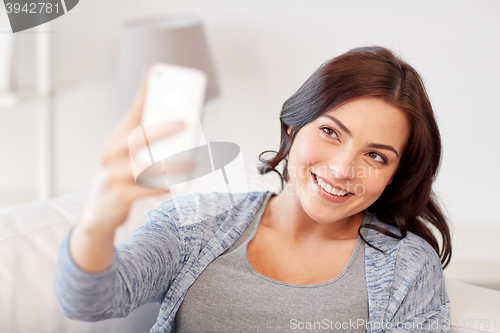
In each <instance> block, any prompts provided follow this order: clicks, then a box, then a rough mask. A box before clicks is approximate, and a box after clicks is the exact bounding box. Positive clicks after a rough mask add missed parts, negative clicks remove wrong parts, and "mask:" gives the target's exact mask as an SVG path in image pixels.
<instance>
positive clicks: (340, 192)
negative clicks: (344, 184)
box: [314, 175, 348, 197]
mask: <svg viewBox="0 0 500 333" xmlns="http://www.w3.org/2000/svg"><path fill="white" fill-rule="evenodd" d="M314 178H315V179H316V181H317V182H318V185H319V186H321V188H322V189H324V190H325V192H328V193H330V194H333V195H337V196H339V197H342V196H344V195H346V194H347V193H348V192H346V191H343V190H339V189H337V188H335V187H333V186H332V185H330V184H327V183H326V182H324V181H323V180H322V179H321V178H319V177H318V176H316V175H314Z"/></svg>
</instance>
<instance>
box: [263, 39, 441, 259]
mask: <svg viewBox="0 0 500 333" xmlns="http://www.w3.org/2000/svg"><path fill="white" fill-rule="evenodd" d="M360 97H377V98H381V99H383V100H384V101H386V102H388V103H390V104H392V105H394V106H396V107H397V108H399V109H400V110H402V111H403V112H404V113H405V115H406V117H407V118H408V120H409V123H410V124H411V129H410V137H409V138H408V142H407V143H406V146H405V149H404V151H403V153H402V155H401V160H400V164H399V167H398V169H397V170H396V173H395V174H394V178H393V181H392V182H391V183H390V184H389V185H388V186H387V187H386V188H385V190H384V192H383V193H382V195H381V196H380V197H379V198H378V199H377V201H375V202H374V203H373V204H372V205H371V206H370V207H368V211H369V212H371V213H373V214H375V215H376V216H377V218H379V219H380V220H381V221H383V222H386V223H390V224H395V225H397V227H398V228H399V230H400V232H401V236H399V235H397V234H394V233H392V232H390V231H388V230H387V229H384V228H381V227H379V226H376V225H372V224H368V225H365V224H363V225H361V227H364V228H370V229H374V230H376V231H378V232H381V233H383V234H385V235H387V236H390V237H394V238H398V239H402V238H404V237H406V234H407V232H408V231H411V232H413V233H414V234H416V235H418V236H420V237H421V238H423V239H425V240H426V241H427V242H428V243H429V244H430V245H431V246H432V247H433V248H434V250H436V252H437V254H438V255H439V257H440V259H441V263H442V265H443V268H445V267H446V266H447V265H448V264H449V261H450V258H451V236H450V230H449V227H448V223H447V220H446V218H445V216H444V214H443V213H442V211H441V209H440V207H439V205H438V203H437V200H436V197H435V195H434V193H433V191H432V183H433V181H434V179H435V177H436V174H437V171H438V169H439V165H440V162H441V136H440V134H439V129H438V126H437V123H436V120H435V118H434V112H433V110H432V107H431V104H430V101H429V97H428V96H427V93H426V91H425V87H424V84H423V82H422V79H421V78H420V75H419V74H418V73H417V71H415V69H413V67H411V66H410V65H409V64H407V63H406V62H404V61H403V60H401V59H399V58H398V57H396V56H395V55H394V54H393V53H392V52H391V51H389V50H388V49H386V48H383V47H363V48H357V49H353V50H351V51H349V52H347V53H345V54H342V55H340V56H338V57H336V58H334V59H331V60H329V61H327V62H326V63H324V64H323V65H322V66H321V67H320V68H318V69H317V70H316V71H315V72H314V73H313V74H312V75H311V77H309V79H307V81H306V82H305V83H304V84H303V85H302V86H301V87H300V88H299V90H298V91H297V92H296V93H294V94H293V95H292V96H291V97H290V98H289V99H288V100H287V101H286V102H285V103H284V104H283V109H282V110H281V115H280V121H281V142H280V148H279V151H278V152H275V151H270V150H266V151H264V152H262V153H261V154H260V155H259V160H260V161H261V162H262V164H261V165H260V166H259V167H258V171H259V173H260V174H261V175H263V174H266V173H268V172H270V171H274V172H277V173H278V175H279V176H280V179H281V186H282V189H283V183H284V182H287V181H288V180H289V172H288V153H289V151H290V148H291V146H292V143H293V140H294V138H295V136H296V134H297V132H298V131H299V130H300V129H301V128H302V127H303V126H304V125H306V124H308V123H310V122H311V121H313V120H315V119H316V118H318V117H320V116H321V115H322V114H324V113H326V112H328V111H330V110H332V109H334V108H338V107H340V106H342V105H344V104H346V103H348V102H349V101H352V100H353V99H355V98H360ZM289 126H292V129H291V133H290V134H288V133H287V128H288V127H289ZM267 152H274V153H275V155H274V157H272V158H270V159H265V158H263V157H262V154H264V153H267ZM282 161H284V165H283V175H281V173H280V172H279V171H278V170H277V169H276V168H277V167H278V165H279V164H280V163H281V162H282ZM428 224H432V225H433V226H434V227H436V228H437V230H438V231H439V233H440V234H441V238H442V249H441V250H440V249H439V245H438V242H437V240H436V237H435V236H434V235H433V233H432V231H431V229H430V228H429V225H428ZM361 227H360V228H359V229H358V234H359V235H360V237H361V238H362V239H363V241H365V243H367V244H368V245H370V246H371V247H373V248H376V247H375V246H373V245H371V244H370V243H368V242H367V241H366V240H365V239H364V238H363V236H362V235H361V233H360V231H361ZM376 249H377V250H379V251H381V250H380V249H378V248H376Z"/></svg>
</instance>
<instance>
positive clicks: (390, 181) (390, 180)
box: [385, 177, 394, 186]
mask: <svg viewBox="0 0 500 333" xmlns="http://www.w3.org/2000/svg"><path fill="white" fill-rule="evenodd" d="M393 179H394V177H391V179H389V182H388V183H387V185H385V186H388V185H389V184H390V183H392V180H393Z"/></svg>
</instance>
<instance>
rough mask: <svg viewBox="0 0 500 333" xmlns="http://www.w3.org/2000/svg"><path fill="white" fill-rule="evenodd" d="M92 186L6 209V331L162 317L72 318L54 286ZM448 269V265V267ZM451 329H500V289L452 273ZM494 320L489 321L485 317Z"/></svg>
mask: <svg viewBox="0 0 500 333" xmlns="http://www.w3.org/2000/svg"><path fill="white" fill-rule="evenodd" d="M86 196H87V192H79V193H72V194H68V195H64V196H59V197H56V198H51V199H46V200H38V201H33V202H28V203H24V204H20V205H15V206H10V207H6V208H2V209H0V332H2V333H34V332H37V333H45V332H46V333H57V332H71V333H100V332H103V333H104V332H105V333H114V332H116V333H118V332H120V333H141V332H149V330H150V328H151V327H152V326H153V325H154V323H155V322H156V317H157V315H158V311H159V309H160V304H158V303H147V304H145V305H143V306H142V307H140V308H138V309H136V310H135V311H133V312H132V313H131V314H129V316H127V317H126V318H114V319H108V320H104V321H100V322H81V321H76V320H71V319H68V318H66V317H65V316H64V315H63V314H62V312H61V310H60V308H59V304H58V302H57V299H56V296H55V292H54V280H55V265H56V259H57V253H58V250H59V246H60V244H61V242H62V239H63V237H64V236H65V235H66V233H67V232H68V230H69V228H70V226H71V225H72V224H73V223H75V222H77V221H78V218H79V216H80V215H81V213H82V210H83V207H84V204H85V200H86ZM168 199H169V195H168V194H167V195H164V196H157V197H148V198H143V199H140V200H137V201H136V202H135V203H134V204H133V206H132V209H131V211H130V214H129V216H128V220H127V222H126V223H125V224H124V225H123V226H122V227H120V229H119V230H118V231H117V234H116V236H115V244H118V243H120V242H123V241H124V240H125V239H127V238H128V237H129V236H130V235H131V234H132V232H133V231H134V230H135V229H136V228H137V227H138V225H139V224H140V223H141V222H142V221H143V220H144V218H145V216H146V214H147V212H148V211H150V210H151V209H153V208H155V207H157V206H159V205H160V204H161V203H162V202H163V201H165V200H168ZM445 275H446V270H445ZM446 286H447V291H448V295H449V298H450V302H451V324H452V328H451V332H455V333H469V332H475V333H478V332H500V291H494V290H490V289H486V288H481V287H477V286H473V285H469V284H465V283H463V282H459V281H455V280H450V279H448V278H447V279H446ZM485 320H488V321H485Z"/></svg>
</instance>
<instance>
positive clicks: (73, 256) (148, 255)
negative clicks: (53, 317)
mask: <svg viewBox="0 0 500 333" xmlns="http://www.w3.org/2000/svg"><path fill="white" fill-rule="evenodd" d="M146 89H147V87H146V80H143V83H142V85H141V89H140V91H139V93H138V95H137V98H136V100H135V102H134V105H133V107H132V108H131V110H130V112H129V113H128V114H126V115H125V117H124V118H123V119H122V121H121V122H120V123H119V124H118V126H117V127H116V128H115V129H114V130H113V131H112V133H111V134H110V136H109V137H108V139H107V141H106V144H105V146H104V149H103V151H102V153H101V158H100V168H99V171H98V174H97V177H96V178H95V179H94V181H93V183H92V186H91V190H90V192H89V197H88V199H87V202H86V204H85V207H84V212H83V216H82V217H81V219H80V221H79V222H78V223H77V224H76V225H75V226H73V228H72V229H71V231H70V233H69V234H68V235H67V237H66V238H65V240H64V243H63V244H62V246H61V251H60V254H59V258H58V271H57V280H56V288H57V294H58V298H59V301H60V304H61V306H62V308H63V311H64V312H65V313H66V314H70V315H71V316H77V315H79V316H80V317H79V318H86V319H82V320H100V319H105V318H109V317H110V316H115V315H118V314H119V315H123V314H124V313H125V312H126V313H128V312H127V311H125V312H123V311H124V309H127V307H133V306H135V305H136V304H138V303H141V302H142V300H143V299H149V298H150V296H151V295H147V296H145V298H143V297H142V296H144V295H142V296H141V297H139V296H138V294H139V293H140V292H139V290H140V289H141V288H142V287H143V286H138V285H136V284H143V285H147V286H148V287H147V288H150V287H151V288H153V289H154V284H155V283H157V282H156V281H153V279H155V278H157V277H158V274H156V275H155V274H153V272H152V271H154V270H156V269H165V268H169V267H165V265H173V264H174V263H175V262H176V260H177V259H178V258H177V256H178V245H176V244H178V241H179V236H178V233H177V232H178V231H177V230H176V229H175V227H174V226H173V224H169V223H168V219H167V218H166V217H165V216H162V214H161V213H159V212H157V211H154V212H151V213H150V214H149V215H148V217H147V220H146V221H145V222H146V223H145V224H143V226H141V227H142V229H141V230H142V233H137V234H135V236H134V237H133V240H131V241H128V242H126V243H125V244H123V245H122V246H120V247H117V249H115V247H114V245H113V239H114V235H115V231H116V229H117V228H118V227H119V226H120V225H122V224H123V223H125V221H126V219H127V216H128V214H129V210H130V208H131V205H132V203H133V202H134V201H135V200H136V199H138V198H141V197H145V196H151V195H159V194H164V193H165V192H167V191H165V190H154V189H144V188H140V187H139V186H137V185H136V183H135V180H134V176H133V172H132V167H131V159H130V156H131V155H130V154H135V153H136V151H137V150H138V149H139V148H141V147H140V146H129V140H128V138H129V134H130V133H131V132H132V131H133V130H134V129H136V128H137V127H138V126H140V125H141V116H142V110H143V104H144V98H145V93H146ZM183 126H184V125H183V124H182V123H166V124H160V125H159V126H158V127H156V128H153V129H151V131H149V132H148V139H149V142H150V143H151V142H154V141H156V140H159V139H161V138H164V137H166V136H168V135H171V134H173V133H176V132H178V131H180V130H181V129H182V128H183ZM192 168H193V164H192V163H191V162H189V161H185V162H176V163H174V162H172V163H170V164H167V165H165V172H166V173H170V172H175V173H178V172H188V171H190V170H191V169H192ZM159 229H161V230H159ZM158 231H161V232H158ZM156 232H158V233H156ZM160 243H163V244H167V245H166V246H164V248H162V249H160V248H159V247H158V244H160ZM163 256H166V258H164V257H163ZM170 268H171V267H170ZM162 279H163V277H162ZM161 282H162V283H163V282H165V281H163V280H162V281H161ZM151 284H153V286H152V285H151ZM113 293H116V295H114V296H113V297H112V294H113ZM89 302H90V303H91V302H94V305H95V304H99V307H100V308H101V309H104V310H101V313H100V314H99V315H97V316H93V315H91V314H89V313H86V314H85V313H82V314H76V312H79V311H83V310H84V309H87V307H88V306H89V304H90V303H89ZM110 302H111V303H110ZM122 302H125V303H123V304H122ZM127 302H128V303H127ZM126 303H127V304H126ZM89 311H91V312H92V311H94V310H91V309H90V308H89ZM96 311H97V310H96ZM74 318H76V317H74Z"/></svg>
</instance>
